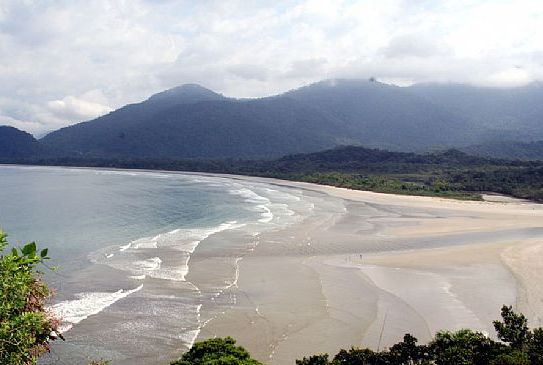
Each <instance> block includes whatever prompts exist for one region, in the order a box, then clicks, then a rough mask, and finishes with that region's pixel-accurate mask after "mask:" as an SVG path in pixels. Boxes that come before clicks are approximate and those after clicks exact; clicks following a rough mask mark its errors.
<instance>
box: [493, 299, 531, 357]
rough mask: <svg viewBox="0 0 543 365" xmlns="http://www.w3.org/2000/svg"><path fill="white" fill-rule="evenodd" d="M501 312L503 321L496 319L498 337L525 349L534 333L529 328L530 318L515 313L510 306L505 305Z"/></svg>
mask: <svg viewBox="0 0 543 365" xmlns="http://www.w3.org/2000/svg"><path fill="white" fill-rule="evenodd" d="M501 312H502V313H501V314H502V319H503V322H501V321H494V328H495V329H496V332H497V333H498V338H499V339H500V340H502V341H503V342H505V343H508V344H510V345H511V347H512V348H514V349H518V350H520V349H523V348H524V347H525V346H527V345H528V342H529V341H530V338H531V335H532V334H531V332H530V330H529V329H528V320H527V319H526V317H524V315H523V314H521V313H515V312H514V311H513V308H512V307H510V306H509V307H508V306H505V305H504V306H503V307H502V311H501Z"/></svg>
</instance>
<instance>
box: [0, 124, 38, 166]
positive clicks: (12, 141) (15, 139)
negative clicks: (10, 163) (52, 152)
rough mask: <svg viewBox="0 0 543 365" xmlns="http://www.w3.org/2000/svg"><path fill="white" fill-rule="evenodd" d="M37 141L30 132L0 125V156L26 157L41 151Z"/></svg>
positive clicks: (6, 157)
mask: <svg viewBox="0 0 543 365" xmlns="http://www.w3.org/2000/svg"><path fill="white" fill-rule="evenodd" d="M42 150H43V149H42V148H41V146H40V144H39V143H38V141H36V139H35V138H34V137H32V135H31V134H29V133H26V132H23V131H21V130H19V129H17V128H13V127H8V126H0V157H1V158H5V159H10V158H26V157H30V156H36V155H38V154H40V152H42Z"/></svg>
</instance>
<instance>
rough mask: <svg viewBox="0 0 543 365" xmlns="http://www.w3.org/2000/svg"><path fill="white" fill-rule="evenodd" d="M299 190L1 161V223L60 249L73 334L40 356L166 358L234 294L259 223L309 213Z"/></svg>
mask: <svg viewBox="0 0 543 365" xmlns="http://www.w3.org/2000/svg"><path fill="white" fill-rule="evenodd" d="M302 196H303V191H301V190H299V189H291V188H285V187H275V186H272V185H269V184H262V183H258V182H249V181H241V180H235V179H232V178H222V177H213V176H201V175H196V174H183V173H167V172H149V171H124V170H105V169H86V168H85V169H83V168H60V167H23V166H0V227H1V228H2V229H3V230H4V231H6V232H7V233H8V234H9V240H10V243H11V244H14V245H22V244H24V243H25V242H29V241H36V242H37V244H38V247H39V248H40V249H41V248H45V247H47V248H49V255H50V256H51V258H52V259H51V260H49V261H48V262H46V265H47V267H46V266H43V267H41V268H40V271H42V272H43V273H44V276H45V278H46V280H47V282H48V283H49V284H50V287H51V288H53V289H54V291H55V295H54V297H53V299H52V301H51V303H50V310H51V311H53V312H54V313H55V314H56V315H58V316H59V317H61V318H62V320H63V324H62V331H63V332H64V336H65V337H66V341H64V342H63V341H57V342H56V343H55V344H54V345H53V348H52V352H51V354H49V355H48V356H46V357H45V358H44V359H43V360H42V363H43V364H74V365H75V364H86V363H87V362H88V361H89V360H92V359H108V360H112V361H113V363H115V364H125V363H126V364H149V363H156V364H159V363H164V364H167V363H168V361H169V360H171V359H172V356H174V357H175V356H176V355H177V356H179V355H180V354H181V353H182V352H183V351H185V350H187V349H188V348H189V347H190V346H191V345H192V344H193V342H194V341H195V339H196V337H197V336H198V333H199V331H200V329H201V328H202V326H204V325H205V323H206V322H207V321H210V320H211V319H213V318H214V317H216V316H218V315H220V314H221V312H222V311H224V309H225V308H227V307H228V306H232V305H234V304H235V302H236V298H235V294H234V293H233V291H232V290H229V289H231V288H232V287H234V286H235V285H236V282H237V275H238V265H239V260H241V259H242V258H243V256H244V255H245V254H247V253H248V252H250V251H251V250H253V249H254V248H255V246H256V245H258V237H259V234H261V233H262V232H265V231H269V230H274V229H278V228H282V227H286V226H288V225H290V224H292V223H295V222H296V221H298V220H300V219H302V217H303V216H304V215H307V214H310V212H311V210H312V209H313V207H314V205H313V204H312V203H311V202H310V201H307V200H305V199H302ZM195 252H197V253H198V255H196V256H195Z"/></svg>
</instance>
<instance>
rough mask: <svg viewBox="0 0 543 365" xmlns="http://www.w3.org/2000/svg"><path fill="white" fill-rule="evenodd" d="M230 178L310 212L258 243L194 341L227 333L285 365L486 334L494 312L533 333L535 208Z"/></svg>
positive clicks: (542, 237) (538, 224) (539, 239)
mask: <svg viewBox="0 0 543 365" xmlns="http://www.w3.org/2000/svg"><path fill="white" fill-rule="evenodd" d="M241 179H242V180H250V181H255V182H265V183H268V184H279V185H280V186H283V187H285V186H286V187H290V188H294V189H301V190H303V192H304V195H305V196H306V197H307V198H308V199H316V198H318V201H319V202H321V204H322V206H320V207H319V206H318V204H317V206H315V209H314V210H313V213H312V214H311V215H308V216H306V217H304V219H303V220H302V221H300V222H298V223H296V224H292V225H289V226H287V227H284V228H281V229H276V230H271V231H267V232H263V233H260V234H259V235H258V237H257V239H258V245H255V248H254V249H253V250H252V251H251V252H250V253H248V254H247V255H245V256H243V258H242V259H241V261H240V262H239V267H238V274H237V280H236V283H235V285H234V286H233V287H232V288H230V290H231V291H232V295H233V296H235V298H236V301H235V305H232V306H230V307H227V308H226V307H225V308H223V311H222V312H221V313H220V315H217V316H215V317H213V318H212V319H211V320H209V322H207V323H206V325H205V326H203V328H202V329H201V332H200V334H199V336H198V338H197V339H198V340H202V339H205V338H211V337H215V336H232V337H234V338H236V339H237V340H238V343H239V344H241V345H242V346H244V347H246V348H247V349H248V350H249V351H250V352H251V354H252V355H253V356H254V357H255V358H257V359H259V360H261V361H263V362H265V363H267V364H289V363H294V360H295V359H299V358H302V357H303V356H308V355H312V354H318V353H325V352H327V353H330V354H331V356H333V355H334V354H335V353H337V352H338V351H339V350H340V349H341V348H350V347H351V346H358V347H361V346H363V347H370V348H372V349H376V350H377V349H383V348H386V347H388V346H390V345H392V344H394V343H396V342H398V341H399V340H401V339H402V337H403V335H404V334H405V333H411V334H413V335H414V336H415V337H417V338H418V339H419V341H421V342H426V341H428V340H429V339H430V338H431V337H432V336H433V334H434V333H435V332H436V331H440V330H458V329H461V328H468V327H469V328H472V329H476V330H480V331H483V332H484V333H488V334H489V335H490V336H494V332H493V328H492V320H495V319H497V318H498V317H499V312H500V308H501V306H502V305H504V304H505V305H512V306H513V307H514V308H515V309H516V310H518V311H521V312H523V313H525V314H526V315H527V317H528V319H529V321H530V324H531V325H534V326H540V325H541V321H542V318H543V308H542V305H541V303H542V299H543V292H542V290H541V289H540V286H539V285H538V283H537V281H538V277H540V275H541V274H543V265H542V264H541V254H542V253H543V206H541V205H538V204H534V203H530V202H525V201H519V200H514V199H496V198H495V197H494V198H493V199H492V200H494V201H492V202H489V201H483V202H475V201H455V200H448V199H442V198H431V197H414V196H399V195H389V194H379V193H372V192H365V191H353V190H347V189H341V188H334V187H328V186H319V185H313V184H306V183H296V182H285V181H278V180H273V179H258V178H241ZM496 200H497V201H496ZM327 203H330V204H332V205H330V206H333V207H334V209H329V208H330V206H327V205H326V204H327ZM339 206H341V207H343V209H339V208H338V207H339ZM193 260H198V251H196V252H195V253H194V255H193ZM187 279H188V280H191V274H190V273H189V274H188V276H187ZM204 307H205V305H204ZM202 313H203V314H202V315H203V316H205V308H204V309H203V310H202Z"/></svg>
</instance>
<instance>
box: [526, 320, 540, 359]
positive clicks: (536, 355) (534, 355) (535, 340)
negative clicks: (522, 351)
mask: <svg viewBox="0 0 543 365" xmlns="http://www.w3.org/2000/svg"><path fill="white" fill-rule="evenodd" d="M528 354H529V356H530V360H531V362H532V364H533V365H543V328H541V327H539V328H536V329H534V330H533V332H532V338H531V339H530V343H529V345H528Z"/></svg>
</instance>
